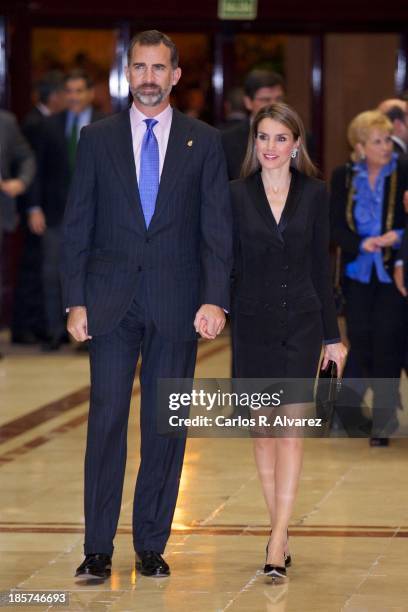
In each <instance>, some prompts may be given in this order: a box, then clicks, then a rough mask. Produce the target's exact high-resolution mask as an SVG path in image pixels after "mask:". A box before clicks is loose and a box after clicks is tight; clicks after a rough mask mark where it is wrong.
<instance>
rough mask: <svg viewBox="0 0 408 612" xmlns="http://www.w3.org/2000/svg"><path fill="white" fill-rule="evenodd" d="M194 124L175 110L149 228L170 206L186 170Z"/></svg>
mask: <svg viewBox="0 0 408 612" xmlns="http://www.w3.org/2000/svg"><path fill="white" fill-rule="evenodd" d="M191 129H192V123H191V122H190V121H189V119H188V118H187V117H186V116H185V115H183V113H181V112H180V111H178V110H177V109H173V117H172V120H171V128H170V134H169V142H168V144H167V150H166V156H165V158H164V164H163V170H162V173H161V177H160V185H159V192H158V194H157V200H156V207H155V210H154V215H153V217H152V220H151V223H150V226H149V228H151V227H152V226H153V225H155V224H156V222H157V219H158V217H159V216H160V214H161V212H162V211H163V209H164V208H165V207H166V205H168V201H167V200H168V197H169V195H170V193H171V190H172V189H173V187H174V185H175V184H176V181H177V178H178V176H179V174H180V173H181V172H182V171H183V169H184V168H185V162H186V161H187V159H188V155H191V148H190V147H189V146H188V144H187V143H188V141H189V135H190V132H191Z"/></svg>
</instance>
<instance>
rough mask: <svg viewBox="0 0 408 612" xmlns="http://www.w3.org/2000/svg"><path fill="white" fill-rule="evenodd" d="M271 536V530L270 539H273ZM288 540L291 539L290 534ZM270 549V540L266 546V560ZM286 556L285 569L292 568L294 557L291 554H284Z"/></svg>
mask: <svg viewBox="0 0 408 612" xmlns="http://www.w3.org/2000/svg"><path fill="white" fill-rule="evenodd" d="M271 535H272V529H271V533H270V535H269V538H270V537H271ZM288 539H289V534H288ZM268 548H269V540H268V543H267V545H266V558H268ZM284 555H285V567H290V566H291V565H292V556H291V554H290V553H289V554H286V553H284Z"/></svg>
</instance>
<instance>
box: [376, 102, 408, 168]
mask: <svg viewBox="0 0 408 612" xmlns="http://www.w3.org/2000/svg"><path fill="white" fill-rule="evenodd" d="M378 110H379V111H380V112H381V113H384V115H387V117H388V119H389V120H390V121H391V123H392V136H391V138H392V140H393V143H394V152H395V153H397V154H398V155H399V156H401V155H404V156H407V154H408V108H407V103H406V102H405V100H400V99H399V98H388V99H387V100H383V101H382V102H380V104H379V105H378ZM407 159H408V156H407Z"/></svg>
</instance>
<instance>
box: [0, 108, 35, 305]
mask: <svg viewBox="0 0 408 612" xmlns="http://www.w3.org/2000/svg"><path fill="white" fill-rule="evenodd" d="M34 174H35V159H34V154H33V152H32V150H31V149H30V146H29V144H28V143H27V141H26V140H25V138H24V136H23V134H22V133H21V131H20V128H19V127H18V124H17V121H16V118H15V117H14V115H12V114H11V113H9V112H7V111H4V110H0V253H1V248H2V237H3V232H5V231H8V232H11V231H13V230H14V229H15V228H16V226H17V222H18V217H17V209H16V198H17V196H19V195H21V194H22V193H24V192H25V191H26V189H27V187H28V186H29V185H30V183H31V181H32V180H33V178H34ZM1 259H2V258H1V257H0V307H1Z"/></svg>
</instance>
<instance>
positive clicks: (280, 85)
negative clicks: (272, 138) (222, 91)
mask: <svg viewBox="0 0 408 612" xmlns="http://www.w3.org/2000/svg"><path fill="white" fill-rule="evenodd" d="M284 97H285V88H284V81H283V78H282V77H281V75H280V74H278V73H277V72H273V71H271V70H252V71H251V72H250V73H249V74H248V75H247V77H246V79H245V83H244V105H245V108H246V110H247V111H248V117H246V118H245V119H243V120H242V121H240V122H238V123H237V124H236V125H234V126H233V127H232V128H230V129H227V130H225V131H224V132H223V134H222V143H223V146H224V152H225V157H226V160H227V169H228V176H229V178H230V180H233V179H237V178H239V176H240V173H241V166H242V162H243V161H244V157H245V153H246V150H247V145H248V138H249V127H250V123H251V121H252V119H253V117H255V115H256V113H257V112H258V111H259V110H260V109H261V108H262V107H263V106H266V105H267V104H272V103H273V102H282V101H283V99H284Z"/></svg>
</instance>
